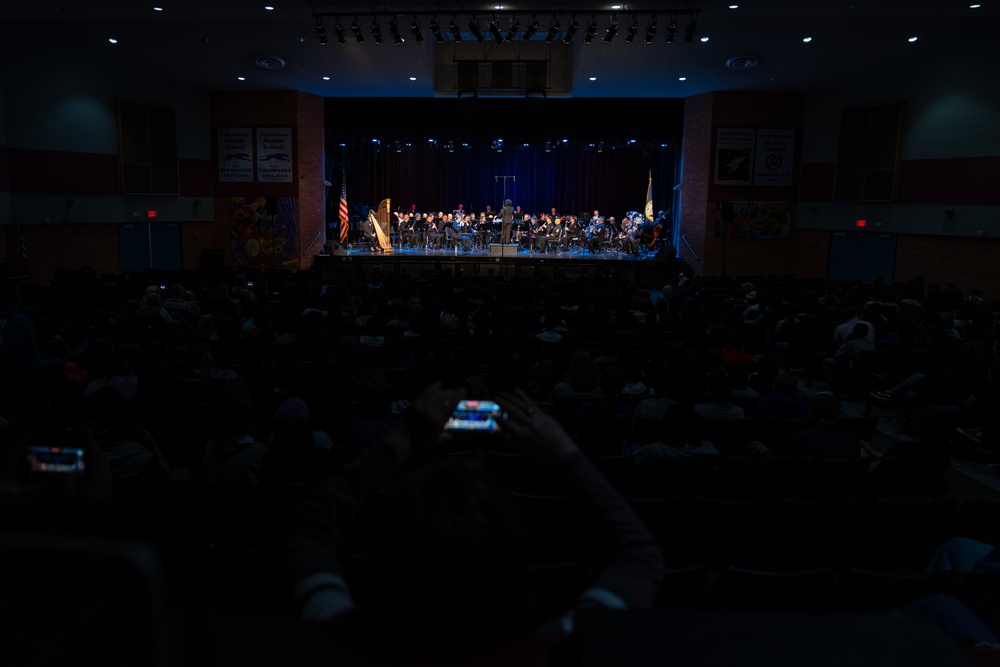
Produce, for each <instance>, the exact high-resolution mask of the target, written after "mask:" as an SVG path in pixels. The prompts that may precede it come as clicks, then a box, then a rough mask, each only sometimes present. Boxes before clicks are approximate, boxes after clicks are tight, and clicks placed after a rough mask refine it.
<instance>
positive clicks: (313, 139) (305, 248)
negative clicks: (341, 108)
mask: <svg viewBox="0 0 1000 667" xmlns="http://www.w3.org/2000/svg"><path fill="white" fill-rule="evenodd" d="M297 106H298V114H297V119H298V134H299V152H298V162H299V170H298V171H299V266H298V268H300V269H308V268H309V267H310V266H312V262H313V257H315V256H316V255H318V254H319V253H320V252H321V251H322V250H323V243H324V241H325V240H326V185H325V184H324V182H323V178H324V174H323V149H324V146H325V143H326V138H325V137H326V131H325V129H324V128H325V126H326V123H325V119H324V107H325V105H324V103H323V99H322V98H321V97H317V96H315V95H307V94H305V93H299V95H298V98H297ZM338 185H339V184H338ZM338 192H339V189H338ZM313 239H316V242H315V243H313ZM310 243H313V245H312V247H309V245H310Z"/></svg>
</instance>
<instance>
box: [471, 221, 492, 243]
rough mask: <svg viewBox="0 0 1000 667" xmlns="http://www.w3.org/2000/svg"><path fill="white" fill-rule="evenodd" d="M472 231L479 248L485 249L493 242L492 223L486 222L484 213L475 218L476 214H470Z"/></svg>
mask: <svg viewBox="0 0 1000 667" xmlns="http://www.w3.org/2000/svg"><path fill="white" fill-rule="evenodd" d="M471 224H472V229H473V231H474V232H475V238H476V245H477V246H479V247H480V248H485V247H486V246H488V245H489V244H490V243H492V242H493V222H492V221H488V220H486V213H483V214H482V215H480V216H479V218H478V219H477V218H476V214H475V213H473V214H472V223H471Z"/></svg>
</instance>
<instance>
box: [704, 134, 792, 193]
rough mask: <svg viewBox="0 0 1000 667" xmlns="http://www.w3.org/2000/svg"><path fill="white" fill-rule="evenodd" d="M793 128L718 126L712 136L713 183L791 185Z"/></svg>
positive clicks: (765, 185) (766, 185) (764, 185)
mask: <svg viewBox="0 0 1000 667" xmlns="http://www.w3.org/2000/svg"><path fill="white" fill-rule="evenodd" d="M794 167H795V130H793V129H787V128H757V129H754V128H735V127H720V128H719V129H718V133H717V135H716V138H715V184H716V185H754V186H763V187H768V186H770V187H791V185H792V172H793V170H794Z"/></svg>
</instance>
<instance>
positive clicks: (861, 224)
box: [855, 220, 868, 227]
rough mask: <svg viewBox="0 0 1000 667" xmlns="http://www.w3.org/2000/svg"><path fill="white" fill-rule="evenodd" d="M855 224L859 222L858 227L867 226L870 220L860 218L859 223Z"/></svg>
mask: <svg viewBox="0 0 1000 667" xmlns="http://www.w3.org/2000/svg"><path fill="white" fill-rule="evenodd" d="M855 224H857V226H858V227H865V226H867V225H868V221H867V220H858V221H857V223H855Z"/></svg>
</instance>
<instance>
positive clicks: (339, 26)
mask: <svg viewBox="0 0 1000 667" xmlns="http://www.w3.org/2000/svg"><path fill="white" fill-rule="evenodd" d="M333 31H334V32H335V33H337V44H340V45H341V46H343V45H344V43H345V42H346V41H347V40H346V39H345V38H344V24H343V23H341V22H340V17H339V16H338V17H337V22H336V23H335V24H334V26H333Z"/></svg>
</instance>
